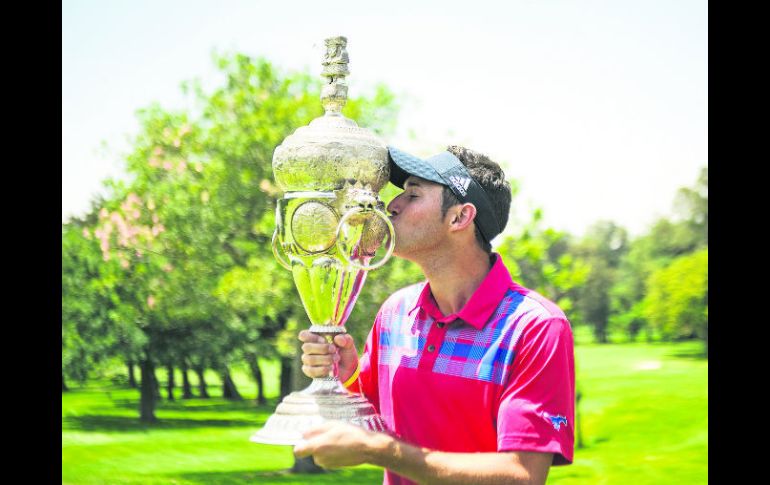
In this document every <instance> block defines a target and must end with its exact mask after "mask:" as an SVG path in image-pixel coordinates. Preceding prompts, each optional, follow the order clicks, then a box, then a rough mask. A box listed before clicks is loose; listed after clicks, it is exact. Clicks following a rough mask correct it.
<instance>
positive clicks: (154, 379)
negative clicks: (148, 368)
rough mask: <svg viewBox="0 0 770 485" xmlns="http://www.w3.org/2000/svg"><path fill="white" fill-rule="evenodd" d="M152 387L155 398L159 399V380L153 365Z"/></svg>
mask: <svg viewBox="0 0 770 485" xmlns="http://www.w3.org/2000/svg"><path fill="white" fill-rule="evenodd" d="M152 385H153V387H152V389H153V392H154V393H155V400H156V401H160V399H161V398H160V381H159V380H158V376H157V375H156V374H155V367H153V368H152Z"/></svg>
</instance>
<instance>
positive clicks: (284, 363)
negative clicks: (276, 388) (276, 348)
mask: <svg viewBox="0 0 770 485" xmlns="http://www.w3.org/2000/svg"><path fill="white" fill-rule="evenodd" d="M291 367H292V359H291V358H289V357H281V386H280V387H281V399H283V398H284V397H286V396H288V395H289V394H291V374H292V372H291Z"/></svg>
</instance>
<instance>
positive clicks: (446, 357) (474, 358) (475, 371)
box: [433, 290, 524, 384]
mask: <svg viewBox="0 0 770 485" xmlns="http://www.w3.org/2000/svg"><path fill="white" fill-rule="evenodd" d="M523 299H524V296H523V295H521V294H520V293H516V292H514V291H511V290H508V292H507V293H506V294H505V296H504V297H503V299H502V301H501V302H500V305H499V306H498V308H497V310H496V311H495V312H494V313H493V315H492V318H491V319H490V321H489V322H487V324H486V325H484V328H482V329H481V330H477V329H475V328H474V327H472V326H470V325H468V324H466V323H464V322H459V321H457V322H454V323H452V325H450V327H449V328H448V329H447V333H446V335H445V337H444V343H443V344H442V345H441V348H440V349H439V355H438V357H437V358H436V362H435V364H434V365H433V371H434V372H436V373H439V374H447V375H452V376H458V377H466V378H470V379H478V380H482V381H487V382H493V383H495V384H502V383H503V381H504V379H505V378H506V372H505V371H506V369H507V368H508V367H509V366H510V365H511V363H512V362H513V357H514V351H513V346H512V336H513V332H514V329H515V326H516V324H515V322H516V321H517V320H518V319H517V318H515V313H516V309H517V308H519V304H520V303H521V302H522V301H523Z"/></svg>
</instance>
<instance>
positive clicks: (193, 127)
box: [63, 54, 395, 421]
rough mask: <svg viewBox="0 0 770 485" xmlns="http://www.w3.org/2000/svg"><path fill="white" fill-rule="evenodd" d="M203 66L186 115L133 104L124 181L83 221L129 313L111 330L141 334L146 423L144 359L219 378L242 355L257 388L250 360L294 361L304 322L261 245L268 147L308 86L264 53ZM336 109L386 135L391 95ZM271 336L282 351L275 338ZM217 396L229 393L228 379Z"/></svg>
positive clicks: (309, 112)
mask: <svg viewBox="0 0 770 485" xmlns="http://www.w3.org/2000/svg"><path fill="white" fill-rule="evenodd" d="M215 61H216V62H217V65H218V67H219V68H220V69H221V70H222V71H223V73H224V74H225V78H226V81H225V83H224V85H223V86H221V87H220V88H218V89H216V90H214V92H213V93H211V94H207V93H204V92H203V91H202V89H201V88H200V87H199V86H198V85H195V84H187V85H185V89H186V90H187V91H188V92H192V93H194V95H195V96H196V97H197V106H198V107H197V109H196V110H195V111H194V112H179V113H174V112H168V111H165V110H163V109H161V108H160V107H159V106H158V105H152V106H150V107H148V108H147V109H144V110H141V111H140V112H139V118H140V123H141V126H142V128H141V132H140V134H139V135H138V136H137V137H136V138H135V139H134V140H133V151H132V153H131V154H130V155H129V156H128V157H127V171H128V173H129V174H130V176H131V179H130V180H129V181H127V182H117V181H108V182H107V187H108V188H109V189H110V197H109V198H108V199H107V200H105V201H104V204H103V207H102V208H101V210H100V212H99V218H98V221H96V222H95V223H94V224H95V226H96V227H95V231H94V234H95V235H96V237H97V239H98V240H99V243H100V246H101V249H102V256H103V260H104V262H103V263H102V264H104V265H109V266H110V268H111V271H112V272H113V274H112V279H110V280H109V282H110V284H111V285H112V286H111V288H113V289H114V290H115V294H116V295H118V296H119V301H120V302H121V304H122V305H124V306H125V307H127V308H130V309H131V310H132V312H130V313H125V314H122V315H120V318H119V320H120V321H121V325H123V326H124V327H126V328H130V329H131V330H133V331H135V332H138V333H139V334H141V336H142V339H143V340H142V347H141V352H140V353H139V355H138V357H139V360H140V364H141V369H142V375H143V387H142V393H141V395H142V399H141V401H142V404H141V408H140V417H141V419H143V420H147V421H152V420H154V419H155V418H154V399H153V395H154V393H152V392H150V389H151V388H152V382H151V381H152V379H151V376H152V375H154V369H155V367H156V366H157V365H163V366H166V367H169V366H173V365H174V363H175V362H176V363H177V365H179V366H180V367H182V368H186V367H187V366H189V367H190V368H192V369H194V370H195V371H196V372H197V373H198V374H199V375H200V376H202V373H203V370H204V369H205V368H214V369H216V370H218V371H220V372H221V373H222V375H223V381H224V382H225V383H226V385H228V384H227V382H228V379H227V375H228V373H229V366H231V365H232V364H233V363H234V362H236V361H237V360H238V359H246V360H247V361H249V364H250V365H252V369H253V372H254V375H255V380H257V382H259V379H260V377H259V375H260V373H259V372H258V370H259V366H258V362H257V359H258V358H259V357H263V358H272V357H274V356H275V355H276V354H278V355H281V356H282V357H283V356H286V355H289V354H290V356H291V357H293V358H295V359H294V360H298V356H296V355H294V354H295V353H296V349H295V347H296V345H294V343H293V342H294V341H296V332H297V330H298V327H299V325H298V324H297V323H296V322H300V321H304V320H306V318H305V316H304V310H303V309H302V307H301V304H300V303H299V301H298V299H297V298H287V297H286V295H287V294H290V292H291V291H293V290H291V288H293V283H292V281H291V275H290V273H288V272H285V271H283V270H279V269H280V268H279V267H278V266H277V264H276V262H275V260H274V258H273V255H272V252H271V250H270V237H271V235H272V231H273V228H274V226H275V221H274V209H275V201H276V198H277V197H279V196H280V194H279V193H278V191H277V190H276V188H275V187H274V186H273V185H272V183H271V182H270V180H271V179H272V166H271V161H272V153H273V151H274V149H275V147H276V145H277V144H278V143H280V142H281V141H282V140H283V139H284V138H285V137H286V136H288V135H289V134H290V133H291V132H292V131H294V130H295V129H296V128H298V127H300V126H304V125H306V124H307V123H309V122H310V121H311V120H312V119H313V118H315V117H317V116H320V115H321V114H322V107H321V103H320V101H319V90H318V88H317V87H316V86H315V83H314V82H312V80H311V78H310V77H309V76H308V75H307V74H303V73H300V74H288V75H284V74H282V73H280V72H278V71H277V70H276V69H275V68H273V66H272V65H271V64H270V63H269V62H268V61H266V60H264V59H256V60H254V59H251V58H249V57H247V56H244V55H240V54H235V55H232V56H222V57H219V58H217V59H216V60H215ZM344 112H345V114H346V115H348V116H352V117H354V118H356V117H357V118H358V121H359V122H360V123H362V124H366V123H367V122H372V123H374V124H375V125H377V126H375V131H378V130H382V129H384V128H383V127H385V129H386V128H387V126H388V123H392V120H391V119H390V116H392V114H394V113H395V106H394V104H393V96H392V94H390V92H389V91H388V90H387V89H386V88H384V87H383V86H378V87H377V89H376V93H375V95H374V96H373V97H372V98H365V97H359V98H354V99H351V100H350V101H349V102H348V105H347V106H346V110H345V111H344ZM351 113H352V115H351ZM278 291H280V295H279V294H278V293H277V292H278ZM292 322H294V328H292ZM63 332H64V330H63ZM285 332H289V333H291V334H292V335H291V338H292V345H291V346H286V345H281V344H280V342H281V341H282V337H283V340H286V338H285V337H286V336H284V335H283V333H285ZM290 349H291V350H290ZM180 361H182V362H180ZM145 381H146V382H145ZM145 384H146V385H145ZM202 384H203V385H204V386H205V381H203V382H202ZM226 393H229V394H231V395H233V396H235V395H236V394H237V390H235V389H234V387H233V386H231V385H228V389H226ZM205 395H206V391H205V388H202V389H201V396H202V397H203V396H205Z"/></svg>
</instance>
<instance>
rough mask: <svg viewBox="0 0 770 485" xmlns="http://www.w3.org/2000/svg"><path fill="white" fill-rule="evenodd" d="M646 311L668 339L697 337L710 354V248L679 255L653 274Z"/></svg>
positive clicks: (649, 283) (650, 279)
mask: <svg viewBox="0 0 770 485" xmlns="http://www.w3.org/2000/svg"><path fill="white" fill-rule="evenodd" d="M647 286H648V288H649V292H648V293H647V296H646V297H645V299H644V313H645V316H646V317H647V318H648V319H649V321H650V322H653V324H654V325H655V326H656V327H657V328H658V329H659V331H660V332H661V334H662V335H663V337H664V338H666V339H683V338H684V339H687V338H693V337H697V338H699V339H701V340H703V344H704V354H705V355H706V356H708V249H707V248H704V249H701V250H698V251H696V252H694V253H692V254H688V255H684V256H680V257H678V258H676V259H675V260H674V261H672V262H671V264H669V265H668V266H666V267H665V268H662V269H659V270H657V271H655V272H654V273H653V274H652V275H650V277H649V279H648V281H647Z"/></svg>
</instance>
